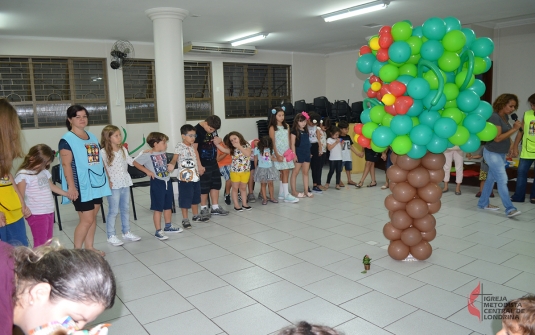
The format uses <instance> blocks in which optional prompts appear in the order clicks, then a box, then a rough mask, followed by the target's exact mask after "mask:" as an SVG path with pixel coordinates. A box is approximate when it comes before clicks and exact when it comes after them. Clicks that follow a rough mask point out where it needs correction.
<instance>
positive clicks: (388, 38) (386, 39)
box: [378, 34, 394, 59]
mask: <svg viewBox="0 0 535 335" xmlns="http://www.w3.org/2000/svg"><path fill="white" fill-rule="evenodd" d="M392 43H394V38H393V37H392V34H380V35H379V46H380V47H381V48H383V49H385V50H386V49H388V48H389V47H390V45H392ZM378 59H379V58H378Z"/></svg>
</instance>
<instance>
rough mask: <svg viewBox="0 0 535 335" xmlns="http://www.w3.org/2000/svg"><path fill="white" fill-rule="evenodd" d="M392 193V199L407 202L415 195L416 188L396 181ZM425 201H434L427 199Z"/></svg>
mask: <svg viewBox="0 0 535 335" xmlns="http://www.w3.org/2000/svg"><path fill="white" fill-rule="evenodd" d="M390 169H392V168H390ZM390 169H388V170H390ZM435 186H437V185H435ZM437 187H438V186H437ZM441 194H442V193H441ZM392 195H393V196H394V199H396V200H397V201H399V202H409V201H411V200H412V199H414V196H415V195H416V189H415V188H414V187H412V186H411V185H410V184H409V183H407V182H403V183H398V184H397V185H396V187H394V189H393V190H392ZM421 198H422V197H421ZM422 199H423V198H422ZM427 202H434V201H427Z"/></svg>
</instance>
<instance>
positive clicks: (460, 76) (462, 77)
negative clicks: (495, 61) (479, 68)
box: [455, 70, 476, 87]
mask: <svg viewBox="0 0 535 335" xmlns="http://www.w3.org/2000/svg"><path fill="white" fill-rule="evenodd" d="M467 75H468V71H467V70H462V71H461V72H459V73H457V75H456V76H455V85H457V87H461V86H463V83H464V80H465V78H466V76H467ZM474 80H476V77H475V76H474V75H473V74H472V77H471V78H470V81H469V82H468V85H466V87H470V86H472V84H473V83H474Z"/></svg>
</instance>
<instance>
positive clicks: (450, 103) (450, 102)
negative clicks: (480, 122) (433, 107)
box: [444, 99, 457, 108]
mask: <svg viewBox="0 0 535 335" xmlns="http://www.w3.org/2000/svg"><path fill="white" fill-rule="evenodd" d="M454 107H455V108H456V107H457V99H455V100H448V101H446V104H445V105H444V108H454Z"/></svg>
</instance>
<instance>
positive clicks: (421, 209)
mask: <svg viewBox="0 0 535 335" xmlns="http://www.w3.org/2000/svg"><path fill="white" fill-rule="evenodd" d="M405 211H406V212H407V214H409V215H410V217H411V218H413V219H421V218H423V217H424V216H426V215H427V213H429V208H428V207H427V203H426V202H425V201H423V200H422V199H413V200H411V201H409V202H408V203H407V206H406V208H405ZM405 244H407V243H405ZM407 245H408V244H407Z"/></svg>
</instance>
